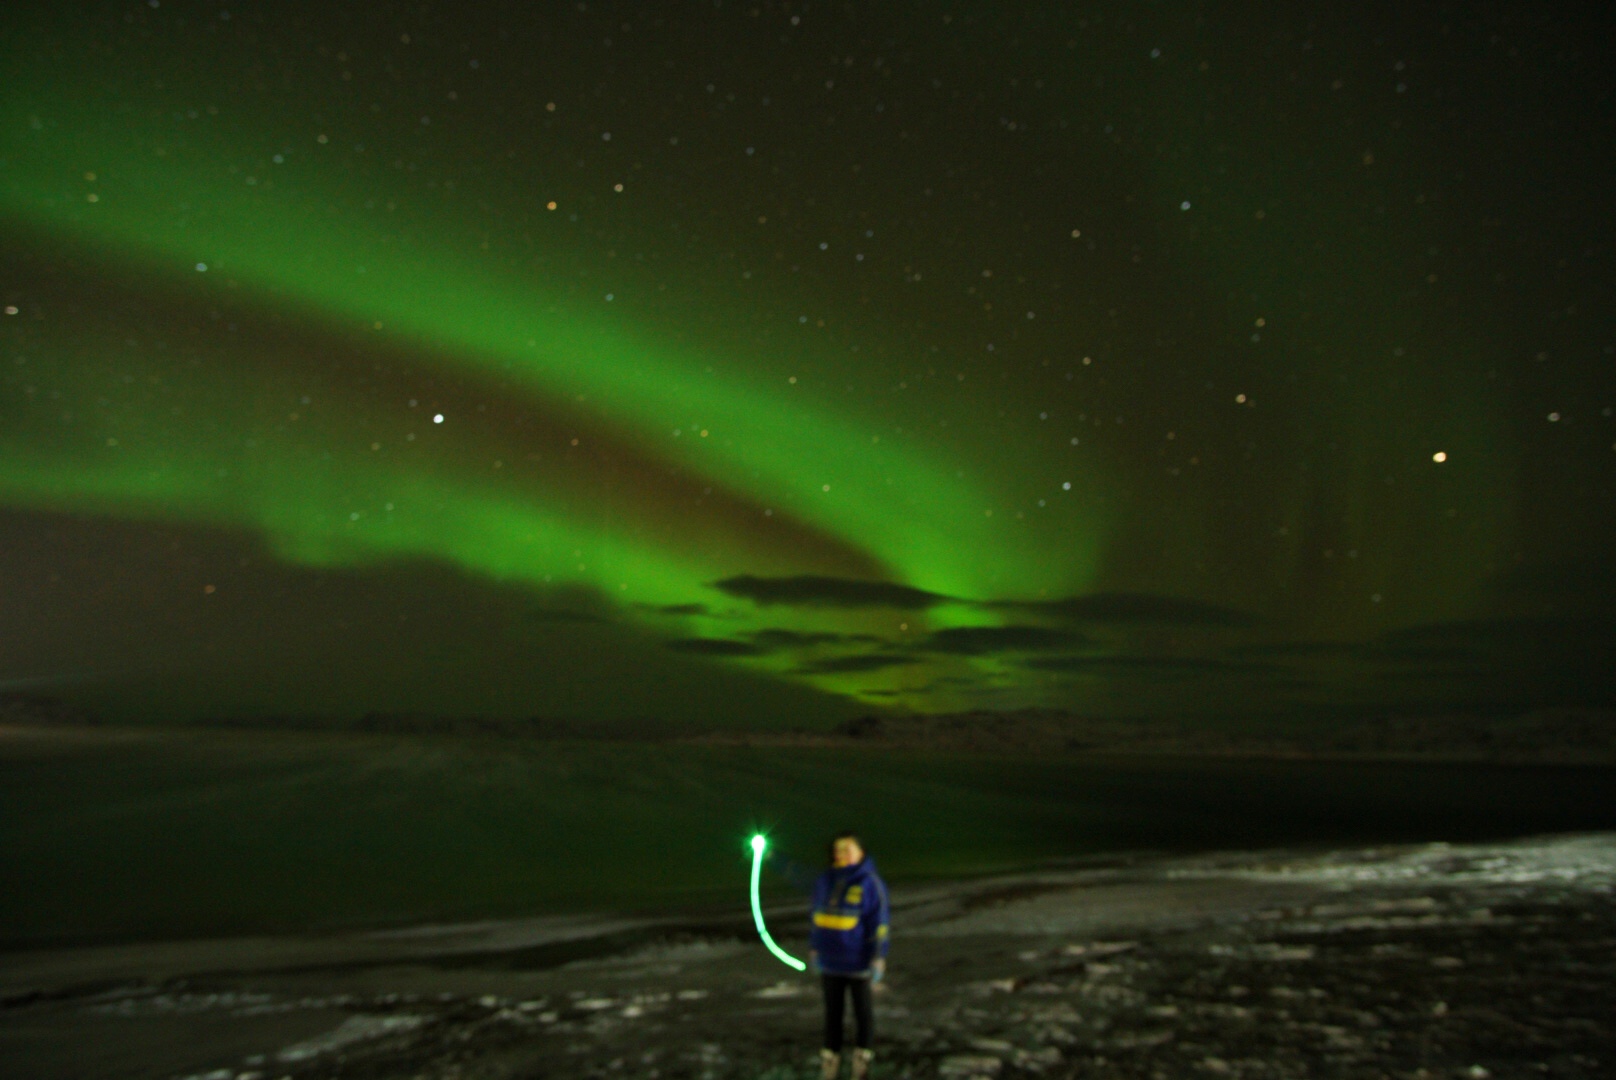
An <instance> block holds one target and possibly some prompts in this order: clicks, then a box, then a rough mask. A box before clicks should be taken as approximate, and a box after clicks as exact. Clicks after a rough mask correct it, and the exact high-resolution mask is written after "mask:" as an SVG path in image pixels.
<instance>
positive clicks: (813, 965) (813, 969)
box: [808, 952, 821, 975]
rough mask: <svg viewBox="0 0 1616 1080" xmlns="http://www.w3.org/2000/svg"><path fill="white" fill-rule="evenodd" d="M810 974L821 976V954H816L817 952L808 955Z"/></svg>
mask: <svg viewBox="0 0 1616 1080" xmlns="http://www.w3.org/2000/svg"><path fill="white" fill-rule="evenodd" d="M808 974H810V975H819V974H821V971H820V969H819V954H818V953H816V952H810V953H809V954H808Z"/></svg>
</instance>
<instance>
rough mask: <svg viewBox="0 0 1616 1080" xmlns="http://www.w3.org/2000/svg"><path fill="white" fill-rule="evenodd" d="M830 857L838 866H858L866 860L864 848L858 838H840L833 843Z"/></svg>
mask: <svg viewBox="0 0 1616 1080" xmlns="http://www.w3.org/2000/svg"><path fill="white" fill-rule="evenodd" d="M830 858H831V862H832V863H833V864H835V865H836V866H856V865H857V864H859V863H860V862H863V861H864V849H863V848H861V847H859V843H858V841H857V840H849V839H842V840H838V841H836V842H835V843H834V844H832V845H831V854H830Z"/></svg>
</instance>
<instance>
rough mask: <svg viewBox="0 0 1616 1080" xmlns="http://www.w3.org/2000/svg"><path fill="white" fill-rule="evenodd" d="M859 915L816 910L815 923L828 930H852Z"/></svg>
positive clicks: (856, 923)
mask: <svg viewBox="0 0 1616 1080" xmlns="http://www.w3.org/2000/svg"><path fill="white" fill-rule="evenodd" d="M858 922H859V917H858V916H857V915H828V914H826V913H825V912H823V911H816V912H814V925H815V926H819V927H823V928H824V929H826V930H851V929H853V927H855V926H857V925H858Z"/></svg>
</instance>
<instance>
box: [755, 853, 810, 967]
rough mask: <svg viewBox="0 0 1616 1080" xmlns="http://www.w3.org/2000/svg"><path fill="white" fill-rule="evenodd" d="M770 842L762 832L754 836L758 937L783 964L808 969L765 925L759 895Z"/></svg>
mask: <svg viewBox="0 0 1616 1080" xmlns="http://www.w3.org/2000/svg"><path fill="white" fill-rule="evenodd" d="M768 844H769V842H768V841H767V840H765V839H764V838H763V836H762V834H761V833H760V834H758V835H756V836H754V837H752V921H753V922H755V923H757V932H758V937H760V938H762V939H763V944H765V945H767V946H768V947H769V951H770V952H772V953H773V954H774V955H775V957H776V958H777V959H778V960H779V961H780V962H781V963H782V964H784V965H786V967H789V968H794V969H795V970H797V971H807V970H808V965H807V964H805V963H803V962H802V961H801V960H798V959H797V958H796V957H795V956H792V955H791V954H790V953H788V952H786V951H785V950H784V949H782V948H780V946H778V945H776V944H775V943H774V938H772V937H770V936H769V928H768V927H766V926H764V925H763V901H762V900H761V898H760V897H759V896H758V880H759V878H760V877H761V876H762V874H763V849H764V848H765V847H767V846H768Z"/></svg>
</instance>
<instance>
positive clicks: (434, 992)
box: [0, 834, 1616, 1080]
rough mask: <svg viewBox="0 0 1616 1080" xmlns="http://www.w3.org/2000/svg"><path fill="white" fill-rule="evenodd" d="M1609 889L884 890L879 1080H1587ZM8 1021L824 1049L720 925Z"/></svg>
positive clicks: (59, 1043) (1458, 862) (89, 1034)
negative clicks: (1381, 1079) (888, 911)
mask: <svg viewBox="0 0 1616 1080" xmlns="http://www.w3.org/2000/svg"><path fill="white" fill-rule="evenodd" d="M1613 890H1616V834H1596V835H1583V836H1570V837H1548V838H1542V839H1537V840H1527V841H1519V842H1511V843H1500V844H1490V845H1446V844H1433V845H1425V846H1417V847H1379V848H1364V849H1343V850H1334V851H1260V852H1225V853H1218V854H1212V855H1200V856H1194V857H1183V858H1146V857H1139V858H1133V859H1126V858H1125V859H1117V860H1112V861H1110V862H1108V863H1106V864H1103V865H1093V866H1089V867H1086V868H1080V869H1069V870H1061V871H1052V872H1048V873H1037V874H1024V875H1018V876H1015V877H1005V878H995V879H986V880H975V881H969V882H961V883H957V884H953V885H925V886H917V887H915V888H912V889H903V888H901V887H900V888H896V889H894V891H893V897H894V906H895V914H894V918H893V927H894V931H893V932H894V947H893V957H892V973H891V975H890V977H889V978H888V980H887V981H886V982H885V983H883V984H881V986H879V987H878V996H877V1015H878V1037H877V1045H878V1056H877V1080H888V1078H890V1080H897V1078H899V1077H904V1076H915V1077H934V1076H936V1077H949V1078H967V1077H979V1076H981V1077H986V1076H994V1077H1002V1078H1007V1080H1008V1078H1015V1077H1035V1076H1037V1077H1067V1076H1082V1077H1090V1076H1126V1077H1142V1078H1150V1080H1161V1078H1167V1077H1174V1078H1177V1077H1196V1076H1204V1077H1223V1076H1250V1077H1300V1076H1340V1077H1372V1076H1400V1077H1409V1078H1427V1077H1439V1076H1441V1077H1466V1078H1470V1080H1483V1078H1486V1077H1512V1076H1520V1077H1528V1076H1530V1077H1541V1076H1579V1077H1580V1076H1586V1077H1594V1076H1608V1075H1611V1074H1612V1072H1613V1071H1616V1035H1613V1029H1616V1025H1613V1023H1612V1020H1611V1017H1612V1016H1616V891H1613ZM738 900H741V901H744V896H742V895H740V890H738ZM795 918H800V914H799V913H795V912H792V911H780V912H776V913H774V914H773V915H772V920H773V922H774V923H775V926H774V929H775V932H776V936H777V937H780V938H781V939H782V940H783V941H785V942H786V943H787V944H788V946H789V945H790V944H791V942H792V940H793V939H794V938H795V937H797V936H799V935H798V934H797V933H796V932H795V931H794V928H793V927H792V925H791V922H792V920H793V919H795ZM0 994H3V995H4V996H3V1007H0V1075H5V1076H19V1077H36V1078H40V1080H49V1078H53V1077H142V1078H146V1077H149V1078H153V1080H171V1078H178V1077H188V1078H191V1080H201V1078H207V1080H275V1078H279V1077H296V1078H306V1077H336V1076H343V1077H418V1076H419V1077H445V1078H447V1077H456V1078H462V1080H469V1078H474V1077H487V1078H496V1077H497V1078H514V1077H537V1076H546V1077H566V1076H576V1077H617V1076H636V1077H645V1078H650V1080H661V1078H680V1077H690V1078H700V1080H719V1078H728V1077H769V1078H770V1080H787V1078H796V1077H803V1078H805V1080H806V1078H807V1077H810V1076H812V1075H815V1072H814V1069H815V1064H814V1060H813V1056H814V1053H815V1051H816V1048H817V1030H818V1023H819V1001H818V994H817V986H816V985H815V983H814V982H813V981H812V980H811V979H809V978H808V977H806V976H801V975H797V974H795V973H794V972H792V971H790V970H789V969H787V968H785V967H783V966H782V965H780V964H779V963H777V962H776V961H774V960H773V959H772V958H770V957H769V956H768V954H767V953H766V952H765V951H764V949H763V948H762V946H761V945H760V944H758V942H757V941H756V940H755V938H753V937H751V936H750V935H749V934H748V933H747V932H746V913H745V911H744V909H743V908H738V910H737V912H736V918H735V919H734V920H733V921H731V922H719V923H707V924H692V923H689V922H658V921H656V920H649V919H647V920H591V919H587V918H582V919H571V920H567V919H549V920H531V921H526V922H512V923H484V924H477V925H475V926H457V927H423V928H419V929H417V930H413V931H408V932H402V933H401V932H392V933H388V934H370V935H350V936H341V937H327V938H321V939H263V938H261V939H252V940H245V941H221V942H204V943H190V944H185V945H170V946H162V945H147V946H131V947H126V948H106V949H93V950H83V949H81V950H72V951H62V952H56V953H36V954H32V955H29V956H16V957H11V958H8V962H7V963H6V964H5V965H0Z"/></svg>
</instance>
